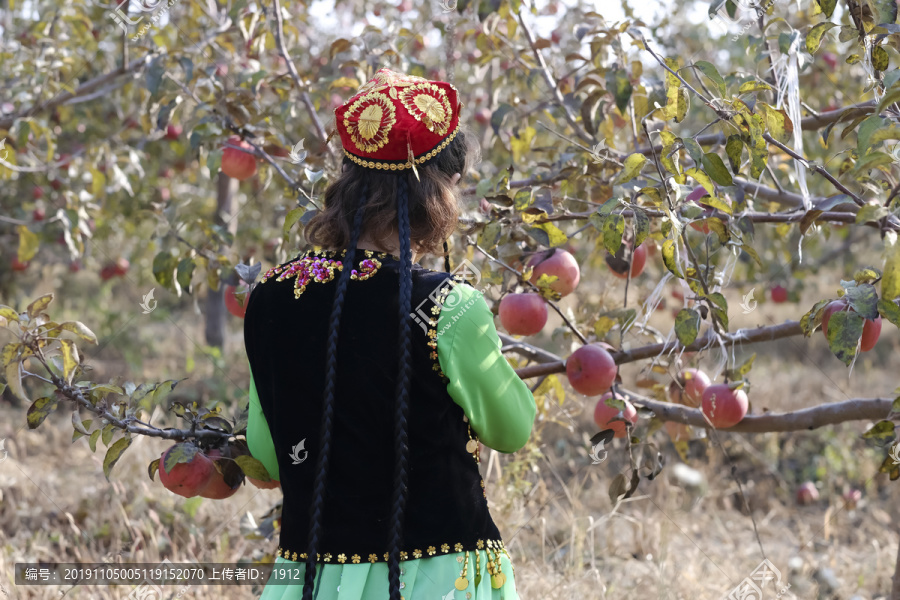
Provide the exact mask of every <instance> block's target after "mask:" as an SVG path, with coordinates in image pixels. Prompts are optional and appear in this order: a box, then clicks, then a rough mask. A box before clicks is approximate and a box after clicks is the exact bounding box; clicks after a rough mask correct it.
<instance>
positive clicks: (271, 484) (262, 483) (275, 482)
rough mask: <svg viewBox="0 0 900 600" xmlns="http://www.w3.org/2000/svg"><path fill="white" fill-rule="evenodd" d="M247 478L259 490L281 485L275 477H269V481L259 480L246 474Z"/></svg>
mask: <svg viewBox="0 0 900 600" xmlns="http://www.w3.org/2000/svg"><path fill="white" fill-rule="evenodd" d="M247 480H248V481H249V482H250V483H252V484H253V485H255V486H256V487H258V488H259V489H261V490H271V489H275V488H280V487H281V482H280V481H278V480H277V479H270V480H269V481H260V480H259V479H253V478H252V477H249V476H248V477H247Z"/></svg>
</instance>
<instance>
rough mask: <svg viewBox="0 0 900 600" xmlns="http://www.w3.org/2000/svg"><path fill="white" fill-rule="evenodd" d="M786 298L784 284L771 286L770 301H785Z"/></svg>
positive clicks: (778, 302) (786, 293)
mask: <svg viewBox="0 0 900 600" xmlns="http://www.w3.org/2000/svg"><path fill="white" fill-rule="evenodd" d="M787 299H788V291H787V289H786V288H785V287H784V286H781V285H776V286H775V287H773V288H772V302H774V303H776V304H781V303H782V302H787Z"/></svg>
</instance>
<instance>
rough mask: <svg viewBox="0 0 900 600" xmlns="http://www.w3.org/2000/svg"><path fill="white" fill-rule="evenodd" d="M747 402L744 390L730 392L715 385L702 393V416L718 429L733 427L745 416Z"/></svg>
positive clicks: (747, 406) (724, 385) (722, 385)
mask: <svg viewBox="0 0 900 600" xmlns="http://www.w3.org/2000/svg"><path fill="white" fill-rule="evenodd" d="M748 408H749V401H748V399H747V393H746V392H744V390H732V389H731V388H729V387H728V385H726V384H724V383H717V384H715V385H711V386H709V387H708V388H706V391H704V392H703V414H705V415H706V416H707V418H708V419H709V420H710V422H711V423H712V424H713V425H714V426H715V427H716V428H718V429H724V428H727V427H733V426H735V425H737V424H738V423H740V422H741V419H743V418H744V416H746V414H747V409H748Z"/></svg>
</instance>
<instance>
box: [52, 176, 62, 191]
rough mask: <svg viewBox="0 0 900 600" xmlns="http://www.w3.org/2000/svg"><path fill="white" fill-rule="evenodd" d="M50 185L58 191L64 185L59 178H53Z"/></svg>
mask: <svg viewBox="0 0 900 600" xmlns="http://www.w3.org/2000/svg"><path fill="white" fill-rule="evenodd" d="M50 187H52V188H53V189H54V190H56V191H59V189H60V188H61V187H62V182H61V181H60V180H59V179H51V180H50Z"/></svg>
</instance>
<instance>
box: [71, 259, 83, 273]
mask: <svg viewBox="0 0 900 600" xmlns="http://www.w3.org/2000/svg"><path fill="white" fill-rule="evenodd" d="M80 270H81V263H80V262H78V261H77V260H73V261H72V262H70V263H69V271H71V272H72V273H77V272H78V271H80Z"/></svg>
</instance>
